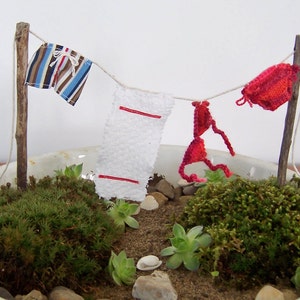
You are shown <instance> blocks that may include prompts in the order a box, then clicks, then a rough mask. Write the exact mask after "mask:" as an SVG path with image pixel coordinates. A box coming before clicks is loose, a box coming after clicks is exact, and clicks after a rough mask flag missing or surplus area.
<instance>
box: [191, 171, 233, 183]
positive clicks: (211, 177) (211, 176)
mask: <svg viewBox="0 0 300 300" xmlns="http://www.w3.org/2000/svg"><path fill="white" fill-rule="evenodd" d="M204 177H205V178H206V179H207V181H206V182H196V183H195V186H196V187H203V186H205V185H206V184H207V183H217V182H223V183H225V182H226V181H229V180H233V179H234V178H236V175H232V176H230V177H226V176H225V174H224V172H223V170H221V169H217V170H215V171H213V170H205V171H204Z"/></svg>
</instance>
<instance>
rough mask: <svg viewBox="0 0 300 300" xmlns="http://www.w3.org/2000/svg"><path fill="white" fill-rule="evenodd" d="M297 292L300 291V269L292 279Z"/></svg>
mask: <svg viewBox="0 0 300 300" xmlns="http://www.w3.org/2000/svg"><path fill="white" fill-rule="evenodd" d="M291 281H292V283H293V284H294V285H295V288H296V289H297V290H300V267H297V269H296V272H295V274H294V276H293V277H292V279H291Z"/></svg>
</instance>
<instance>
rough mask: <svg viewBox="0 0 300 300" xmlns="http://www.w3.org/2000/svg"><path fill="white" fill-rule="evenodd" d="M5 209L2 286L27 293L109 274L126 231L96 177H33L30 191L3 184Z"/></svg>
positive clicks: (0, 232)
mask: <svg viewBox="0 0 300 300" xmlns="http://www.w3.org/2000/svg"><path fill="white" fill-rule="evenodd" d="M0 208H1V210H0V256H1V260H0V270H2V272H0V281H1V285H2V286H5V287H7V288H8V289H14V291H21V292H23V293H24V292H30V290H31V289H32V288H33V287H36V288H39V289H40V290H45V291H47V290H48V291H49V290H50V289H51V288H53V287H54V286H57V285H65V286H68V287H70V288H74V289H78V287H79V286H84V285H85V284H91V283H93V282H96V281H99V279H100V278H103V274H104V270H105V268H106V266H107V264H108V261H109V257H110V252H111V247H112V243H113V242H114V241H116V240H117V239H118V237H119V235H120V234H121V232H120V233H119V231H118V230H117V228H116V226H115V225H114V223H113V220H112V219H111V218H110V217H109V216H108V215H107V213H106V207H105V205H104V204H103V203H102V201H101V200H100V199H99V197H98V195H97V194H96V193H95V187H94V183H93V182H92V181H89V180H84V179H80V178H79V179H76V178H70V177H65V176H58V177H57V178H55V179H53V178H50V177H45V178H43V179H41V180H40V181H36V180H35V179H34V178H31V179H30V184H29V187H28V190H27V191H24V192H20V191H19V190H17V189H13V188H11V187H9V186H3V187H2V188H1V191H0ZM101 274H102V275H101ZM24 278H25V280H24ZM27 288H28V289H30V290H28V291H27V290H26V289H27Z"/></svg>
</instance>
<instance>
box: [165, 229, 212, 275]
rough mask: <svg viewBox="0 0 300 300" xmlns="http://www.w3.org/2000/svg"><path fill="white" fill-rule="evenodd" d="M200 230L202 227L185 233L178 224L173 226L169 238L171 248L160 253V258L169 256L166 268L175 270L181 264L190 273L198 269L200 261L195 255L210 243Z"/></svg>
mask: <svg viewBox="0 0 300 300" xmlns="http://www.w3.org/2000/svg"><path fill="white" fill-rule="evenodd" d="M202 230H203V227H202V226H195V227H193V228H191V229H190V230H189V231H188V232H187V233H186V232H185V229H184V228H183V227H182V226H181V225H180V224H178V223H175V224H174V226H173V234H174V237H173V238H170V241H171V244H172V246H170V247H167V248H164V249H163V250H162V251H161V252H160V254H161V255H162V256H170V255H171V257H170V258H169V259H168V260H167V267H168V268H170V269H177V268H178V267H179V266H180V265H181V264H182V263H183V264H184V266H185V267H186V268H187V269H188V270H190V271H195V270H197V269H198V268H199V265H200V261H199V257H198V255H197V253H198V252H199V250H200V248H206V247H208V246H209V245H210V244H211V242H212V239H211V237H210V235H209V234H207V233H203V231H202Z"/></svg>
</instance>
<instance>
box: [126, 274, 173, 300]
mask: <svg viewBox="0 0 300 300" xmlns="http://www.w3.org/2000/svg"><path fill="white" fill-rule="evenodd" d="M132 296H133V298H135V299H139V300H177V298H178V296H177V292H176V291H175V289H174V287H173V286H172V283H171V281H170V278H169V276H168V274H167V273H165V272H162V271H154V272H153V273H152V274H151V275H148V276H140V277H138V279H137V280H136V281H135V283H134V286H133V289H132Z"/></svg>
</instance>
